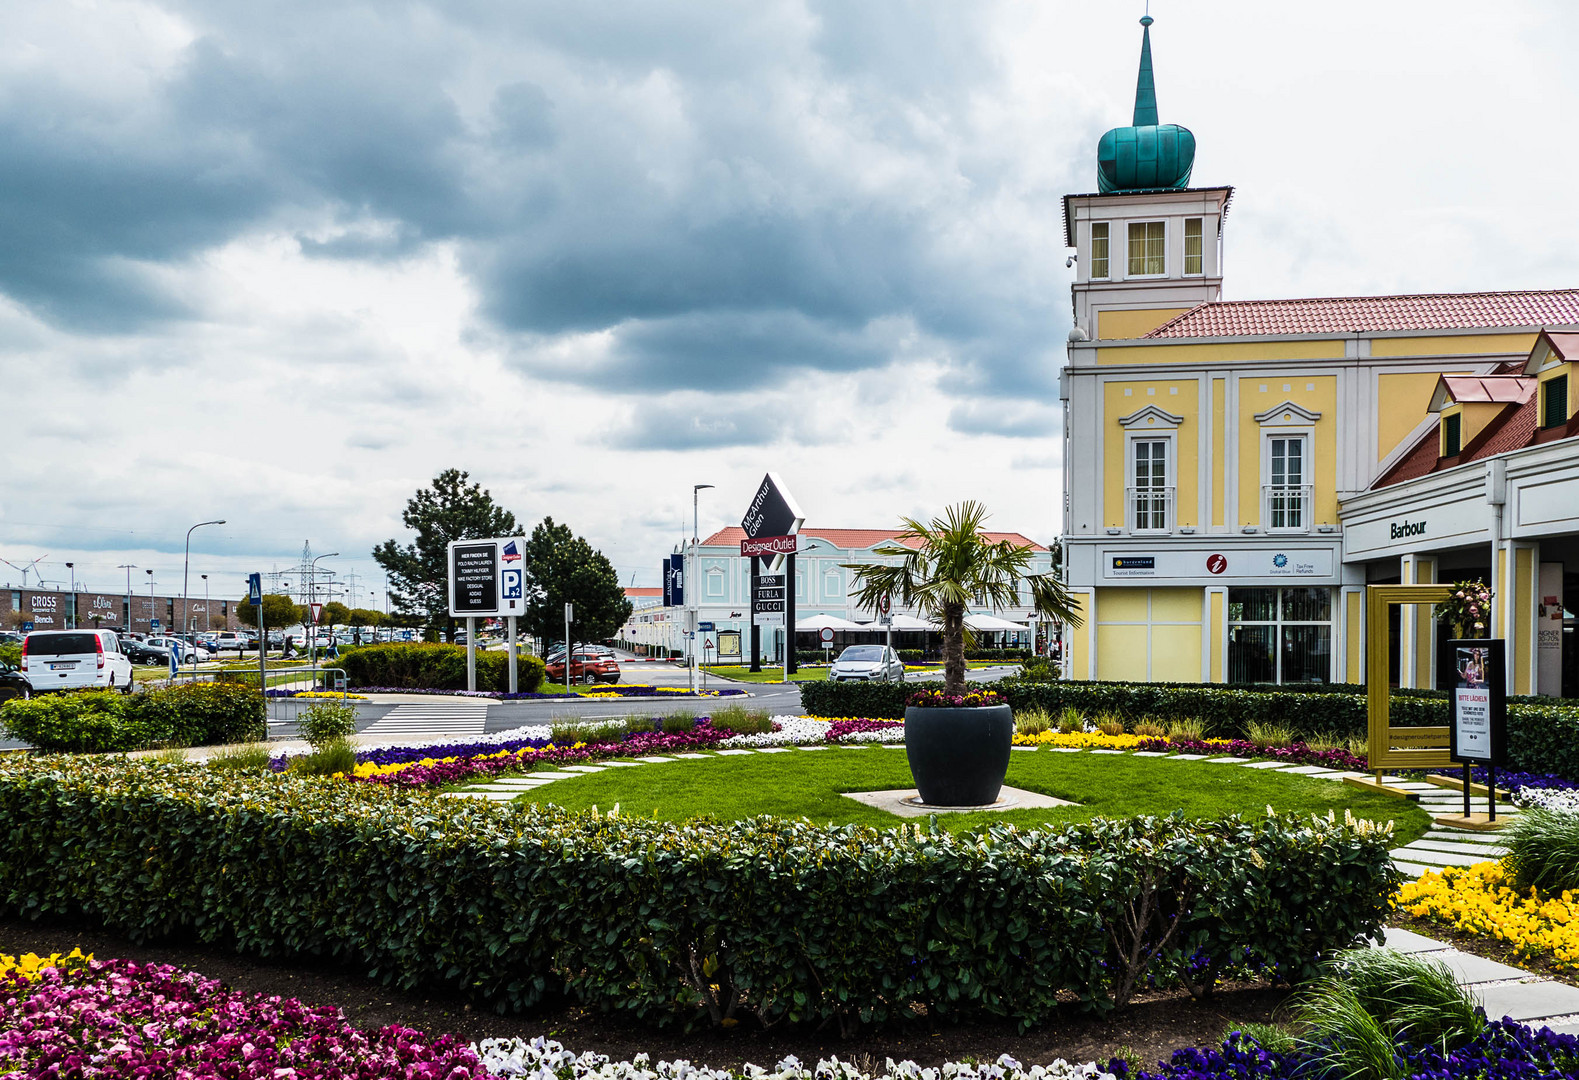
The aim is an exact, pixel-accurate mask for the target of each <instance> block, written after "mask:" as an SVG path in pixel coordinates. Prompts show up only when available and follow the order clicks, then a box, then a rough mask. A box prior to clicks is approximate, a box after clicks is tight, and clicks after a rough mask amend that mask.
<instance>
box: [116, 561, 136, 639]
mask: <svg viewBox="0 0 1579 1080" xmlns="http://www.w3.org/2000/svg"><path fill="white" fill-rule="evenodd" d="M115 569H117V570H125V571H126V632H127V633H128V634H129V633H131V632H132V571H133V570H135V569H137V565H136V564H135V563H129V562H128V563H121V564H120V565H119V566H117V567H116V568H115Z"/></svg>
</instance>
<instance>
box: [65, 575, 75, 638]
mask: <svg viewBox="0 0 1579 1080" xmlns="http://www.w3.org/2000/svg"><path fill="white" fill-rule="evenodd" d="M66 569H67V570H70V571H71V629H73V630H75V629H76V628H77V564H76V563H74V562H69V563H67V564H66Z"/></svg>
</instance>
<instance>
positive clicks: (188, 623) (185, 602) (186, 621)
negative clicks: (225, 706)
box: [181, 518, 225, 675]
mask: <svg viewBox="0 0 1579 1080" xmlns="http://www.w3.org/2000/svg"><path fill="white" fill-rule="evenodd" d="M224 523H225V519H224V518H217V519H215V520H213V521H199V522H198V523H197V524H196V525H193V526H192V527H191V528H190V529H188V530H187V531H186V557H185V558H184V559H182V561H181V629H182V630H184V631H186V633H187V634H188V635H191V634H192V601H191V599H190V598H189V597H188V596H187V590H186V587H187V581H188V571H189V569H190V568H191V565H192V534H193V533H194V532H196V531H197V530H198V529H201V528H202V527H203V526H204V525H223V524H224ZM188 644H190V645H192V673H193V675H196V674H197V645H196V643H194V642H188Z"/></svg>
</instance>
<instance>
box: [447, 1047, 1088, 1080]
mask: <svg viewBox="0 0 1579 1080" xmlns="http://www.w3.org/2000/svg"><path fill="white" fill-rule="evenodd" d="M472 1049H474V1050H475V1051H476V1052H477V1056H478V1057H480V1058H481V1059H482V1063H483V1065H484V1066H485V1067H486V1068H487V1069H488V1071H489V1072H490V1073H492V1074H493V1075H494V1076H525V1077H531V1078H532V1080H560V1078H561V1077H564V1076H566V1075H568V1076H569V1077H570V1080H732V1078H734V1077H736V1076H744V1077H747V1078H749V1080H1116V1077H1114V1075H1113V1074H1112V1073H1110V1072H1107V1071H1105V1070H1103V1069H1100V1068H1098V1067H1097V1065H1096V1064H1095V1063H1094V1062H1091V1063H1087V1064H1085V1065H1072V1064H1070V1063H1069V1062H1067V1061H1064V1060H1063V1059H1062V1058H1060V1059H1058V1060H1057V1061H1055V1062H1053V1063H1052V1064H1051V1065H1032V1066H1031V1067H1030V1068H1026V1067H1025V1066H1023V1065H1021V1064H1020V1063H1019V1062H1018V1061H1015V1060H1014V1059H1013V1058H1011V1057H1010V1056H1009V1055H1008V1054H1005V1055H1003V1056H1002V1057H1000V1058H999V1059H998V1060H997V1061H996V1062H993V1063H992V1064H990V1065H973V1064H966V1063H964V1062H957V1061H951V1062H949V1063H948V1064H946V1065H944V1066H943V1067H942V1068H939V1069H923V1068H922V1067H921V1066H919V1065H917V1064H916V1063H915V1062H914V1061H899V1062H896V1061H894V1059H893V1058H889V1059H888V1063H887V1065H886V1067H885V1069H884V1071H883V1072H881V1073H864V1072H862V1071H861V1070H859V1069H857V1068H856V1067H855V1066H854V1065H851V1064H850V1063H849V1062H847V1061H840V1060H839V1059H838V1058H836V1057H834V1058H824V1059H822V1060H821V1061H819V1062H817V1064H816V1066H815V1067H814V1068H807V1067H806V1066H805V1065H802V1064H801V1063H800V1061H799V1060H798V1059H796V1058H794V1057H787V1058H785V1059H784V1060H783V1061H781V1062H779V1063H778V1065H777V1066H776V1067H775V1068H774V1069H773V1070H771V1071H770V1070H768V1069H764V1068H761V1067H760V1066H757V1065H747V1066H746V1067H745V1069H744V1070H742V1071H741V1072H740V1073H731V1072H728V1071H727V1070H722V1069H709V1068H707V1067H705V1066H699V1065H692V1064H691V1063H690V1062H689V1061H660V1062H658V1063H657V1064H656V1065H654V1064H652V1062H651V1059H650V1058H648V1056H647V1055H646V1054H637V1055H636V1057H635V1058H634V1059H632V1060H630V1061H610V1060H609V1059H608V1058H607V1057H606V1056H604V1055H603V1054H593V1053H585V1054H582V1055H580V1056H579V1057H578V1056H577V1055H575V1054H572V1053H571V1052H570V1051H569V1050H566V1049H565V1048H564V1047H563V1046H561V1045H560V1044H559V1043H557V1042H553V1041H552V1040H549V1039H544V1038H542V1037H538V1038H536V1039H533V1040H531V1041H530V1042H528V1041H526V1040H525V1039H485V1040H483V1041H482V1042H480V1043H477V1044H475V1045H473V1047H472Z"/></svg>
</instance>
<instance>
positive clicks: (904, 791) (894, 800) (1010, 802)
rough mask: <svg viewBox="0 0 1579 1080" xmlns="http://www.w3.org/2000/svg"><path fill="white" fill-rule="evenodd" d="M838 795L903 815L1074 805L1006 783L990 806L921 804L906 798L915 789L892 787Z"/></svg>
mask: <svg viewBox="0 0 1579 1080" xmlns="http://www.w3.org/2000/svg"><path fill="white" fill-rule="evenodd" d="M841 794H842V795H843V796H844V797H845V798H846V799H854V800H855V801H856V802H858V803H864V804H865V805H867V806H871V807H874V808H876V809H878V810H885V811H887V812H888V813H890V814H894V815H896V816H897V817H904V818H918V817H927V816H929V815H931V814H960V813H982V812H1001V811H1004V810H1045V809H1051V808H1052V807H1055V806H1074V805H1075V804H1074V803H1072V802H1067V801H1065V800H1063V799H1055V798H1053V797H1052V796H1051V795H1043V794H1042V793H1041V792H1039V791H1024V790H1022V789H1020V788H1017V787H1010V786H1009V785H1008V784H1005V785H1003V787H1002V788H1000V789H999V791H998V801H997V802H996V803H993V804H992V805H991V806H921V805H917V804H916V803H912V802H909V801H907V800H910V799H916V798H919V797H920V795H921V793H920V792H919V791H917V790H916V789H915V788H895V789H893V790H891V791H845V792H841Z"/></svg>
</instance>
